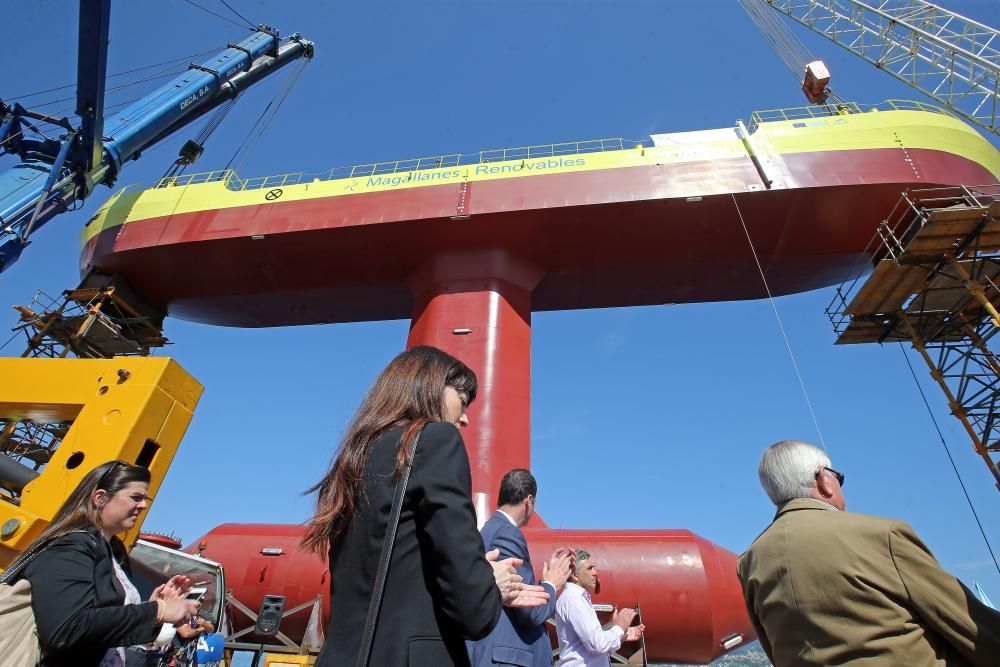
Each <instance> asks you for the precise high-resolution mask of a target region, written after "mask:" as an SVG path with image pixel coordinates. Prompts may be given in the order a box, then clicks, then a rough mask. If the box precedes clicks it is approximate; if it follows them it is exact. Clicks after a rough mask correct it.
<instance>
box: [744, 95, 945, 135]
mask: <svg viewBox="0 0 1000 667" xmlns="http://www.w3.org/2000/svg"><path fill="white" fill-rule="evenodd" d="M869 111H929V112H931V113H939V114H943V115H945V116H951V115H952V114H951V113H949V112H947V111H945V110H944V109H942V108H941V107H938V106H935V105H933V104H927V103H926V102H918V101H916V100H886V101H884V102H879V103H878V104H872V105H869V106H867V107H865V108H861V105H859V104H857V103H855V102H841V103H838V104H813V105H810V106H804V107H788V108H785V109H765V110H763V111H754V112H753V113H752V114H750V123H749V124H748V125H747V130H748V131H749V132H750V134H753V133H754V132H756V131H757V127H758V126H759V125H760V124H761V123H773V122H777V121H783V120H803V119H807V118H827V117H829V116H847V115H850V114H857V113H867V112H869Z"/></svg>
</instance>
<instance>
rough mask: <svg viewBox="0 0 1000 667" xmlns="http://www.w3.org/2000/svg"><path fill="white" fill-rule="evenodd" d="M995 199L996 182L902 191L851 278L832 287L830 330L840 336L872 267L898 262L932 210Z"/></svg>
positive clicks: (999, 190) (999, 192) (998, 194)
mask: <svg viewBox="0 0 1000 667" xmlns="http://www.w3.org/2000/svg"><path fill="white" fill-rule="evenodd" d="M995 201H1000V184H996V183H994V184H987V185H975V186H965V185H956V186H945V187H940V188H920V189H916V190H906V191H904V192H903V193H902V195H901V196H900V198H899V199H898V200H897V201H896V204H895V206H893V208H892V211H891V212H890V213H889V215H888V216H886V217H885V219H884V220H882V222H880V223H879V225H878V227H877V228H876V229H875V234H873V235H872V238H871V240H870V241H869V242H868V245H867V246H865V249H864V251H862V253H861V257H862V258H863V259H862V260H859V262H858V264H857V265H856V267H855V270H854V272H853V273H852V277H851V278H850V279H848V280H846V281H844V282H843V283H842V284H841V285H839V286H838V287H837V288H836V290H835V294H834V295H833V298H832V300H831V301H830V303H829V304H828V305H827V307H826V314H827V317H828V318H829V319H830V323H831V324H832V325H833V329H834V332H835V333H836V334H837V335H838V336H840V335H841V334H843V333H844V331H846V329H847V327H848V326H849V325H850V324H851V322H852V321H853V320H852V315H851V314H849V313H848V312H847V307H848V304H849V303H850V302H851V301H852V300H853V299H854V297H855V296H856V295H857V293H858V291H859V290H860V289H861V288H862V287H863V286H864V282H865V280H866V279H867V277H868V274H869V272H870V271H871V270H872V268H873V267H874V266H876V265H877V264H878V263H879V262H880V261H881V260H883V259H891V260H892V261H894V262H896V263H897V264H898V263H899V261H900V257H901V256H902V255H903V253H904V252H906V247H907V246H908V245H909V243H910V241H911V240H912V239H913V238H914V237H915V236H916V235H917V232H919V231H920V229H921V228H922V227H923V226H924V225H925V224H926V223H927V220H928V219H929V218H930V216H931V215H932V214H933V213H934V212H935V211H939V210H941V209H945V208H951V207H956V206H963V207H969V208H982V207H988V206H989V205H990V204H991V203H992V202H995Z"/></svg>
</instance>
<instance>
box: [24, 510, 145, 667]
mask: <svg viewBox="0 0 1000 667" xmlns="http://www.w3.org/2000/svg"><path fill="white" fill-rule="evenodd" d="M112 558H114V556H113V555H112V553H111V545H110V544H108V542H107V540H105V539H104V537H103V536H102V535H101V533H100V532H99V531H98V530H97V529H93V530H88V531H87V532H76V533H70V534H68V535H64V536H63V537H61V538H59V539H57V540H56V541H54V542H53V543H52V544H50V545H49V546H48V547H46V549H45V550H44V551H43V552H42V553H40V554H38V556H36V557H35V559H34V560H33V561H32V562H31V563H30V564H29V565H28V566H27V567H26V568H25V569H24V572H23V573H22V574H21V577H22V578H24V579H27V580H28V581H29V582H31V607H32V610H33V611H34V612H35V622H36V623H37V624H38V639H39V642H40V643H41V646H42V655H43V656H44V657H43V658H42V663H41V664H42V667H70V665H72V666H74V667H91V666H92V665H99V664H100V662H101V658H103V657H104V654H105V653H106V652H107V650H108V649H109V648H113V647H116V646H129V645H131V644H145V643H147V642H151V641H153V640H154V639H156V635H157V634H158V632H159V625H157V623H156V611H157V610H156V603H155V602H144V603H142V604H136V605H127V606H126V605H124V604H123V603H124V601H125V591H124V590H123V589H122V587H121V584H120V583H119V582H118V578H117V577H116V576H115V573H114V566H113V565H112V563H111V559H112ZM123 568H124V569H125V572H126V573H128V571H129V570H128V563H127V562H126V563H125V564H124V565H123Z"/></svg>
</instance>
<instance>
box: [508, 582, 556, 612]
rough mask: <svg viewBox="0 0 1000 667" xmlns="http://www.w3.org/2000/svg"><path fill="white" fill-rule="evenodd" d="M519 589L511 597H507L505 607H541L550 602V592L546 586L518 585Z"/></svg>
mask: <svg viewBox="0 0 1000 667" xmlns="http://www.w3.org/2000/svg"><path fill="white" fill-rule="evenodd" d="M518 586H519V589H518V590H517V591H516V592H515V593H514V595H513V596H511V597H505V598H504V600H503V606H505V607H541V606H542V605H544V604H545V603H546V602H548V601H549V592H548V591H546V590H545V587H544V586H533V585H530V584H518Z"/></svg>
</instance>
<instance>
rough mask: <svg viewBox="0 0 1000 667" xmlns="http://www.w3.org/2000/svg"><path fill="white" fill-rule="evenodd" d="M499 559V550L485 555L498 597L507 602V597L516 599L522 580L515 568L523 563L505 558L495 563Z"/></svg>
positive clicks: (517, 559)
mask: <svg viewBox="0 0 1000 667" xmlns="http://www.w3.org/2000/svg"><path fill="white" fill-rule="evenodd" d="M499 557H500V550H499V549H493V550H492V551H490V552H489V553H487V554H486V560H487V561H489V564H490V565H492V566H493V579H494V580H495V581H496V583H497V588H499V589H500V597H501V598H503V599H504V600H507V598H508V597H512V596H513V597H516V594H517V591H519V590H520V588H519V587H520V585H521V582H522V581H523V580H522V579H521V575H519V574H518V573H517V570H516V569H515V568H517V566H518V565H520V564H521V563H522V562H523V561H522V560H521V559H520V558H506V559H504V560H501V561H497V558H499Z"/></svg>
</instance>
